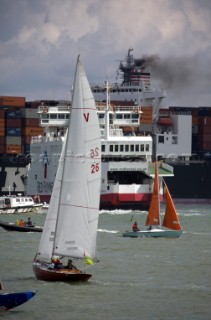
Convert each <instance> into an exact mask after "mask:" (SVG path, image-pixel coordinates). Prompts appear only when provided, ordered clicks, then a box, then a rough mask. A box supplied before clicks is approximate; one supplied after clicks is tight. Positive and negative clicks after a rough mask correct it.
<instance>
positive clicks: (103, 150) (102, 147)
mask: <svg viewBox="0 0 211 320" xmlns="http://www.w3.org/2000/svg"><path fill="white" fill-rule="evenodd" d="M101 152H105V145H104V144H102V145H101Z"/></svg>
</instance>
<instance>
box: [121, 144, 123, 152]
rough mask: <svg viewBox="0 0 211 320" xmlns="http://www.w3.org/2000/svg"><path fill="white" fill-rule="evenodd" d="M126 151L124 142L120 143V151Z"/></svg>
mask: <svg viewBox="0 0 211 320" xmlns="http://www.w3.org/2000/svg"><path fill="white" fill-rule="evenodd" d="M123 151H124V146H123V144H120V152H123Z"/></svg>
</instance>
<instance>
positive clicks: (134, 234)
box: [123, 229, 183, 238]
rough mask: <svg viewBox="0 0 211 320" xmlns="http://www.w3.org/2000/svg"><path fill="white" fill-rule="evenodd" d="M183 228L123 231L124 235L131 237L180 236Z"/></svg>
mask: <svg viewBox="0 0 211 320" xmlns="http://www.w3.org/2000/svg"><path fill="white" fill-rule="evenodd" d="M182 232H183V230H162V229H156V230H146V231H145V230H144V231H137V232H134V231H125V232H123V237H129V238H139V237H146V238H179V237H180V236H181V234H182Z"/></svg>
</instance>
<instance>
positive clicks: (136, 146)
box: [135, 144, 139, 152]
mask: <svg viewBox="0 0 211 320" xmlns="http://www.w3.org/2000/svg"><path fill="white" fill-rule="evenodd" d="M135 150H136V152H139V144H136V145H135Z"/></svg>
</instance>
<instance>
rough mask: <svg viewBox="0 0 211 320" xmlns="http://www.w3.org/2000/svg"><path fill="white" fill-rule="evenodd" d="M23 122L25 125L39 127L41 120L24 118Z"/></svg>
mask: <svg viewBox="0 0 211 320" xmlns="http://www.w3.org/2000/svg"><path fill="white" fill-rule="evenodd" d="M22 123H23V126H24V127H39V123H40V120H39V119H29V118H28V119H24V118H23V119H22Z"/></svg>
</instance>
